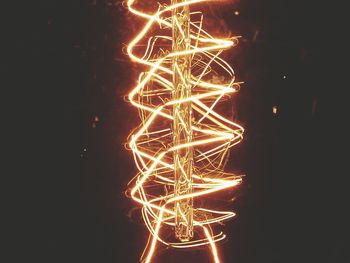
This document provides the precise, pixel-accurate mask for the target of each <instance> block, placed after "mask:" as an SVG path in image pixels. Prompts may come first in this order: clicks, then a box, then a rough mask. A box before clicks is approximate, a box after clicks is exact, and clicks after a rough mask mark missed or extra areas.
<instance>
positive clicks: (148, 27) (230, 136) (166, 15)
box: [127, 0, 244, 263]
mask: <svg viewBox="0 0 350 263" xmlns="http://www.w3.org/2000/svg"><path fill="white" fill-rule="evenodd" d="M205 1H209V0H187V1H186V0H171V4H170V5H168V6H166V5H161V6H159V9H158V11H157V12H155V13H154V14H148V13H146V12H143V11H142V10H139V9H137V8H136V7H135V6H136V1H135V0H128V2H127V4H128V8H129V10H130V12H132V13H133V14H135V15H137V16H139V17H141V18H143V19H145V20H146V23H145V25H144V26H143V28H141V29H140V32H139V34H137V35H136V36H135V38H134V39H133V40H132V41H131V42H130V43H129V45H128V48H127V52H128V55H129V56H130V58H131V59H132V60H133V61H135V62H137V63H140V64H142V65H144V66H146V67H147V68H148V69H147V70H146V71H145V72H142V73H141V74H140V75H139V78H138V81H137V84H136V85H135V87H134V88H133V89H132V90H131V92H130V93H129V101H130V103H131V104H132V105H133V106H135V107H136V108H137V109H138V110H139V115H140V119H141V125H140V126H139V127H138V128H136V129H135V130H134V131H133V132H132V133H131V134H130V136H129V142H128V145H129V147H130V149H131V150H132V152H133V155H134V159H135V163H136V166H137V168H138V171H139V172H138V174H137V175H136V176H135V177H134V178H133V179H132V180H131V181H130V183H129V184H130V186H131V187H130V195H131V197H132V198H133V200H135V201H136V202H138V203H139V204H141V205H142V217H143V220H144V222H145V224H146V226H147V228H148V230H149V232H150V237H149V242H148V243H147V246H146V248H145V250H144V253H143V255H142V261H144V262H146V263H148V262H151V261H152V258H153V256H154V254H155V252H156V248H157V246H158V245H160V244H163V245H166V246H170V247H173V248H191V247H198V246H208V247H209V248H210V249H211V252H212V257H213V260H214V261H215V262H220V259H219V253H218V251H217V247H216V242H218V241H220V240H222V239H224V238H225V235H224V234H223V233H222V232H215V231H214V228H213V226H214V225H215V224H218V223H221V222H223V221H225V220H227V219H229V218H232V217H234V216H235V213H234V212H231V211H221V210H220V209H219V208H218V207H217V205H215V204H212V206H213V207H211V206H210V205H211V203H208V202H205V199H204V197H209V198H210V197H212V196H215V195H217V194H219V193H220V192H225V190H227V189H230V188H233V187H235V186H237V185H238V184H240V183H241V181H242V178H241V175H235V174H230V173H226V172H224V166H225V162H226V160H227V154H228V152H229V149H230V148H231V147H233V146H234V145H236V144H237V143H239V142H240V141H241V140H242V138H243V131H244V129H243V127H242V126H240V125H238V124H237V123H234V122H233V121H231V120H230V116H228V115H229V114H227V111H223V110H222V109H223V108H222V105H224V103H225V102H227V101H229V99H230V97H231V96H232V95H233V94H234V93H235V92H237V91H238V90H239V85H240V83H237V82H235V79H234V71H233V69H232V67H231V66H230V65H229V64H228V63H227V62H226V61H224V60H223V59H222V58H220V55H221V53H222V52H223V50H225V49H227V48H230V47H232V46H235V45H236V44H237V43H238V40H237V38H236V37H234V38H230V39H216V38H213V37H212V36H211V35H210V34H209V33H208V32H206V31H205V30H204V29H203V14H202V13H201V12H193V11H190V6H191V5H195V4H197V3H201V2H205ZM191 9H192V8H191ZM155 29H158V30H157V31H155ZM170 233H171V234H170ZM174 233H175V234H174Z"/></svg>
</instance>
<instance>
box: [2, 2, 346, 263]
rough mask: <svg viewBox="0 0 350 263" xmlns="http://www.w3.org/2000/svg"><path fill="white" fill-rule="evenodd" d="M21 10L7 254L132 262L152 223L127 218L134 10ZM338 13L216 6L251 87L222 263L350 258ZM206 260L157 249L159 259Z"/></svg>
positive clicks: (315, 8) (85, 5) (309, 5)
mask: <svg viewBox="0 0 350 263" xmlns="http://www.w3.org/2000/svg"><path fill="white" fill-rule="evenodd" d="M27 5H28V3H27ZM27 5H26V6H24V5H22V4H21V3H17V6H16V7H13V9H14V10H15V11H16V12H15V14H16V15H15V16H11V18H9V19H7V21H6V22H7V23H5V25H14V26H15V27H14V29H11V30H10V36H9V37H8V39H7V40H8V41H6V42H7V43H8V44H9V45H10V46H12V47H15V48H16V49H17V51H16V55H18V56H12V54H11V53H10V54H9V55H10V60H9V62H8V65H7V66H8V68H10V69H12V71H11V72H14V75H10V78H11V84H12V85H13V87H21V89H16V88H14V89H12V90H13V91H14V93H15V94H14V95H15V98H16V100H15V102H14V103H12V105H11V106H10V108H9V111H10V112H13V113H15V114H14V117H13V118H11V120H12V121H11V122H9V123H7V126H9V127H11V128H12V127H13V131H11V133H13V135H15V139H14V141H15V142H16V145H18V146H11V147H10V149H11V150H10V151H9V152H8V155H13V156H14V157H15V158H14V159H15V162H14V164H13V165H12V170H15V171H17V170H18V171H20V174H21V175H22V177H24V178H23V179H21V180H20V179H17V177H14V178H15V180H17V182H16V191H14V192H12V195H11V196H12V197H11V199H16V200H18V201H19V203H20V207H23V209H21V210H20V212H19V213H18V215H17V213H13V214H16V216H14V217H15V220H14V221H15V222H16V226H15V227H14V229H13V230H20V231H12V229H10V232H11V239H9V240H8V242H9V243H14V244H15V250H14V251H13V252H12V256H11V258H12V259H13V261H15V262H22V260H21V261H19V260H18V261H17V260H16V258H17V256H20V257H24V258H25V259H26V260H27V261H30V262H31V261H33V262H50V263H51V262H65V263H68V262H86V263H87V262H89V263H90V262H96V263H97V262H99V263H109V262H137V261H138V259H139V256H140V255H141V252H142V249H143V246H144V245H145V242H146V238H147V232H146V229H145V227H144V226H142V224H141V222H140V220H139V219H138V218H137V217H133V218H132V219H131V218H129V216H128V215H129V214H130V210H131V209H132V207H134V206H135V204H134V203H132V202H131V201H130V200H128V199H127V198H126V197H125V195H124V190H125V189H126V184H127V182H128V181H129V180H130V178H131V177H132V176H133V174H134V172H135V166H134V163H133V160H132V156H131V153H130V152H128V151H126V150H125V149H124V143H125V141H126V137H127V135H128V133H129V131H130V130H131V129H132V128H134V127H135V126H136V125H137V124H138V119H137V112H136V111H135V110H134V109H133V108H132V107H131V106H130V105H128V104H127V103H126V102H125V101H124V96H125V94H127V92H128V90H129V89H130V88H131V87H132V84H133V79H134V78H135V76H137V73H138V71H139V69H138V68H137V67H136V66H135V65H133V63H130V62H129V60H128V58H127V56H126V55H125V54H123V52H122V49H123V48H124V47H125V44H126V43H127V42H128V41H129V40H130V39H131V37H132V36H133V34H134V33H135V32H136V30H137V29H138V28H137V26H129V25H127V23H129V22H130V21H132V20H133V19H136V18H134V17H133V16H132V15H131V14H128V12H127V11H126V10H125V8H124V7H123V6H122V4H121V2H120V1H99V0H96V1H87V0H86V1H78V0H77V1H55V0H48V1H36V2H35V3H34V2H30V4H29V5H28V8H27ZM341 9H342V8H341V7H340V6H335V4H331V3H330V2H324V3H323V2H320V1H315V0H310V1H285V0H279V1H277V0H266V1H263V0H242V1H240V2H233V3H230V4H228V5H225V6H223V7H222V13H218V11H217V10H220V8H217V9H216V11H215V13H216V16H217V17H220V18H221V19H222V20H223V21H225V23H226V27H227V29H228V30H229V31H231V32H233V33H234V34H236V35H241V36H242V39H241V41H240V44H239V46H238V47H236V48H234V49H233V50H231V51H230V52H232V53H231V54H232V55H231V56H230V58H231V59H230V61H229V63H231V64H232V65H233V66H234V68H235V70H236V73H237V79H238V80H239V81H244V82H245V84H244V85H243V86H242V89H241V91H240V92H239V94H238V95H237V98H236V99H235V105H236V109H237V111H238V113H237V117H238V120H239V121H240V123H241V124H242V125H243V126H244V127H245V128H246V134H245V140H244V141H243V142H242V143H241V144H240V145H239V146H238V147H236V148H234V149H233V151H232V154H231V159H230V164H229V168H235V169H239V170H241V171H244V173H245V174H246V177H245V180H244V184H243V186H242V187H241V188H240V189H239V191H238V194H237V201H236V202H235V203H234V204H233V205H232V206H233V208H234V209H235V211H236V212H237V213H238V217H237V218H236V219H234V220H232V221H230V222H229V223H227V224H226V226H225V227H224V231H225V232H226V233H227V235H228V240H227V241H226V242H224V243H223V244H222V245H221V246H220V251H221V252H222V253H221V254H222V259H223V262H236V263H244V262H247V263H248V262H249V263H255V262H269V263H272V262H284V263H285V262H320V263H321V262H329V263H337V262H341V263H343V262H350V258H349V252H348V251H349V242H348V239H349V238H348V232H347V228H346V224H347V223H348V221H347V219H346V214H347V213H346V210H347V208H348V205H347V204H346V201H347V199H346V191H347V187H346V184H345V178H346V176H347V174H348V172H347V170H346V169H345V167H346V157H347V154H346V152H345V153H342V149H343V148H344V149H345V139H346V133H345V130H343V127H342V126H341V124H342V123H344V122H345V123H346V121H347V118H344V117H343V116H341V113H344V109H345V108H346V105H347V104H346V103H345V104H344V103H342V101H343V99H344V98H345V97H344V96H343V95H342V92H341V91H342V90H344V89H346V86H347V85H346V82H342V81H340V80H341V79H342V77H343V76H344V74H346V72H345V73H343V72H342V69H344V67H343V66H341V63H340V62H339V61H338V60H339V59H340V58H341V57H342V56H344V53H343V50H344V49H342V47H341V45H342V40H340V36H342V35H344V34H346V31H343V30H342V29H341V27H342V26H343V25H345V22H341V19H339V18H345V17H344V16H342V15H341V12H340V11H341ZM236 10H238V11H239V12H240V14H239V15H238V16H237V15H234V11H236ZM18 18H19V19H18ZM5 51H6V50H5ZM5 53H6V52H5ZM345 69H346V66H345ZM345 76H346V75H345ZM11 87H12V86H11ZM19 91H20V92H19ZM274 105H276V106H277V108H278V112H277V114H273V113H272V107H273V106H274ZM21 106H22V107H21ZM18 109H19V110H18ZM96 117H97V118H98V120H97V119H95V118H96ZM10 143H11V142H10ZM17 157H22V158H21V161H19V158H18V160H17ZM22 159H23V160H22ZM16 160H17V161H16ZM22 177H21V178H22ZM27 192H28V194H27ZM24 193H26V194H24ZM32 197H33V198H32ZM12 210H13V211H15V210H18V209H17V208H12ZM208 256H209V253H208V251H207V250H200V251H190V252H188V253H187V252H177V251H169V250H164V249H163V250H161V254H160V255H157V257H156V258H157V260H156V261H155V262H182V263H186V262H210V261H209V260H208Z"/></svg>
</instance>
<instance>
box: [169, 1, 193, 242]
mask: <svg viewBox="0 0 350 263" xmlns="http://www.w3.org/2000/svg"><path fill="white" fill-rule="evenodd" d="M180 2H186V0H172V5H176V4H178V3H180ZM172 25H173V27H172V39H173V41H172V51H173V53H174V54H176V53H180V54H178V55H175V56H174V57H173V63H172V65H173V66H172V70H173V73H174V74H173V92H172V98H173V100H174V101H179V102H178V103H175V104H174V106H173V117H174V120H173V127H172V132H173V143H174V146H175V147H176V146H178V145H183V144H188V145H190V143H191V142H192V109H191V108H192V106H191V100H185V101H183V100H184V99H187V98H190V97H191V84H190V80H191V55H189V54H186V53H185V54H181V52H183V51H188V50H190V45H191V41H190V11H189V6H188V5H184V6H181V7H178V8H175V9H173V10H172ZM173 159H174V178H175V180H174V190H175V191H174V192H175V197H180V196H186V195H190V194H191V193H192V169H193V149H192V146H188V147H184V148H179V149H177V150H175V151H174V154H173ZM175 236H176V238H177V239H179V240H180V241H181V242H186V241H189V240H191V238H192V237H193V198H192V197H190V198H183V199H179V200H177V201H176V202H175Z"/></svg>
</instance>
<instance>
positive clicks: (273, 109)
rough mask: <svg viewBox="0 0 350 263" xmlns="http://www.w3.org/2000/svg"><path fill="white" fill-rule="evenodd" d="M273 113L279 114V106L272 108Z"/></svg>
mask: <svg viewBox="0 0 350 263" xmlns="http://www.w3.org/2000/svg"><path fill="white" fill-rule="evenodd" d="M272 113H273V114H277V106H273V107H272Z"/></svg>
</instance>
